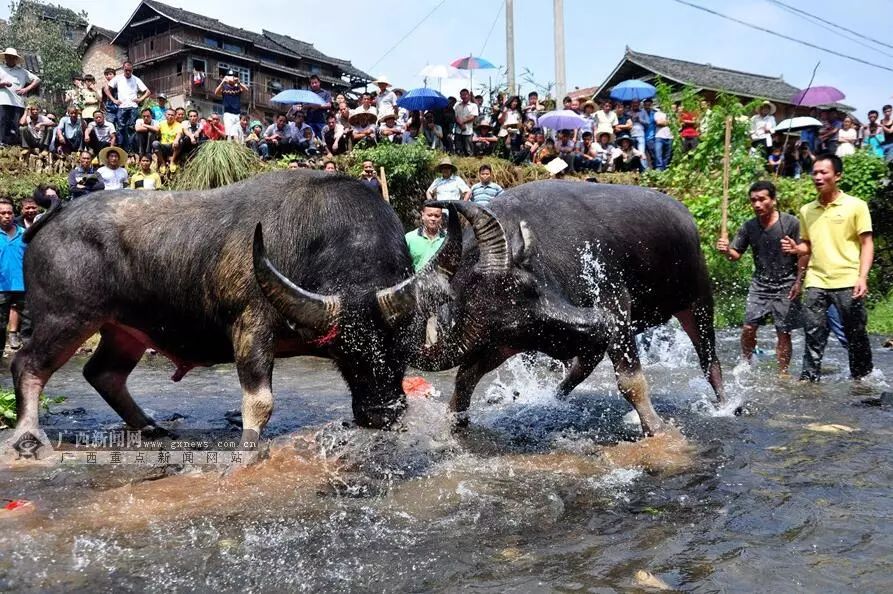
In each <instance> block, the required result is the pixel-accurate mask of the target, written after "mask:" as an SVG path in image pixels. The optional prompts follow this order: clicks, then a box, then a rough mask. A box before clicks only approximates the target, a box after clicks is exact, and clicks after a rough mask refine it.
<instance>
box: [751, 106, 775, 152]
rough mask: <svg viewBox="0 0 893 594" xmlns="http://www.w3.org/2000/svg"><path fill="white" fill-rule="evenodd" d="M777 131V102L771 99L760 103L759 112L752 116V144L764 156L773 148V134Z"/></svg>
mask: <svg viewBox="0 0 893 594" xmlns="http://www.w3.org/2000/svg"><path fill="white" fill-rule="evenodd" d="M774 132H775V104H774V103H772V102H771V101H763V102H762V103H760V107H759V112H758V113H757V114H756V115H755V116H753V117H752V118H750V142H751V146H752V147H753V148H755V149H757V150H759V151H760V152H761V154H762V155H763V156H766V155H768V154H769V149H770V148H772V134H773V133H774Z"/></svg>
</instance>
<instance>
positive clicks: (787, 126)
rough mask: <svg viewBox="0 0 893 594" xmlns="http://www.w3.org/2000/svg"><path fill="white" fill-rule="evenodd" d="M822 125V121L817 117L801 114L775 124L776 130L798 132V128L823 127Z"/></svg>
mask: <svg viewBox="0 0 893 594" xmlns="http://www.w3.org/2000/svg"><path fill="white" fill-rule="evenodd" d="M822 125H823V124H822V122H820V121H818V120H817V119H815V118H810V117H807V116H799V117H796V118H788V119H787V120H782V121H780V122H779V123H778V124H776V125H775V131H776V132H781V133H785V132H796V131H798V130H805V129H806V128H821V127H822Z"/></svg>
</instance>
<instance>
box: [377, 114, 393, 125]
mask: <svg viewBox="0 0 893 594" xmlns="http://www.w3.org/2000/svg"><path fill="white" fill-rule="evenodd" d="M390 119H395V120H396V119H397V116H396V115H395V114H394V112H391V113H383V114H381V115H380V116H378V123H379V124H380V123H381V122H384V121H385V120H390Z"/></svg>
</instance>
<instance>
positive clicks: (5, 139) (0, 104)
mask: <svg viewBox="0 0 893 594" xmlns="http://www.w3.org/2000/svg"><path fill="white" fill-rule="evenodd" d="M2 55H3V62H2V63H0V146H2V145H4V144H9V145H18V144H19V121H20V120H21V119H22V114H24V113H25V96H26V95H27V94H28V93H30V92H31V91H32V90H33V89H34V88H35V87H37V85H38V84H40V79H39V78H37V77H36V76H34V74H32V73H31V72H28V71H27V70H25V69H24V68H22V62H23V61H24V60H23V59H22V57H21V56H20V55H19V54H18V52H16V50H15V49H14V48H11V47H8V48H6V50H5V51H4V52H3V54H2Z"/></svg>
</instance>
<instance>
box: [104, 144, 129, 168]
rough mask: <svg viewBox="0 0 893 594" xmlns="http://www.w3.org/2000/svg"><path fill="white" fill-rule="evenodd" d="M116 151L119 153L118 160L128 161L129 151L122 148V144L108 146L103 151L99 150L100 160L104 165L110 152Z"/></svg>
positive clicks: (120, 161)
mask: <svg viewBox="0 0 893 594" xmlns="http://www.w3.org/2000/svg"><path fill="white" fill-rule="evenodd" d="M111 152H114V153H118V162H119V163H125V162H126V161H127V151H125V150H124V149H122V148H121V147H120V146H107V147H105V148H104V149H102V150H101V151H99V162H100V163H102V164H103V165H105V164H106V159H107V158H108V156H109V153H111Z"/></svg>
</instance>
